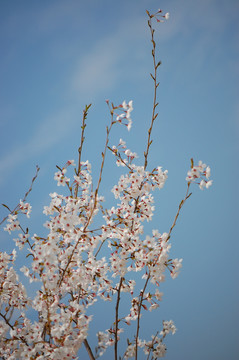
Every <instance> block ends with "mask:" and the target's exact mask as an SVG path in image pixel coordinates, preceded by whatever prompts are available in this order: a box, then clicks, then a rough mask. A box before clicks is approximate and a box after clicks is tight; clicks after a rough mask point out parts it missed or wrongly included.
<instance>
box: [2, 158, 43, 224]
mask: <svg viewBox="0 0 239 360" xmlns="http://www.w3.org/2000/svg"><path fill="white" fill-rule="evenodd" d="M39 170H40V168H39V166H38V165H36V174H35V176H34V177H33V178H32V181H31V185H30V187H29V189H28V190H27V192H26V194H25V195H24V198H23V200H22V202H25V201H26V199H27V197H28V195H29V193H30V192H31V191H32V187H33V183H34V181H35V180H36V178H37V176H38V172H39ZM2 205H3V206H4V207H6V208H7V209H8V210H9V212H10V214H13V213H15V211H17V210H18V209H19V204H17V206H16V207H15V208H14V209H13V210H12V211H11V210H10V209H9V207H8V206H7V205H5V204H2ZM7 218H8V216H6V217H5V218H4V219H3V220H2V221H1V222H0V225H2V223H4V221H6V220H7Z"/></svg>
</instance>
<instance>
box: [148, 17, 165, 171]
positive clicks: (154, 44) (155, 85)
mask: <svg viewBox="0 0 239 360" xmlns="http://www.w3.org/2000/svg"><path fill="white" fill-rule="evenodd" d="M146 12H147V15H148V17H149V20H148V26H149V29H150V33H151V42H152V45H153V49H152V57H153V66H154V75H152V74H150V76H151V78H152V79H153V82H154V99H153V110H152V119H151V124H150V127H149V130H148V141H147V148H146V151H145V152H144V158H145V160H144V169H146V167H147V164H148V154H149V147H150V145H151V144H152V140H151V132H152V129H153V124H154V121H155V119H156V118H157V116H158V113H157V112H156V107H157V106H158V103H157V88H158V85H159V83H158V82H157V70H158V67H159V66H160V65H161V62H160V61H159V62H158V63H156V57H155V49H156V43H155V41H154V32H155V30H154V29H153V28H152V24H151V20H152V18H153V15H151V14H150V13H149V12H148V11H146Z"/></svg>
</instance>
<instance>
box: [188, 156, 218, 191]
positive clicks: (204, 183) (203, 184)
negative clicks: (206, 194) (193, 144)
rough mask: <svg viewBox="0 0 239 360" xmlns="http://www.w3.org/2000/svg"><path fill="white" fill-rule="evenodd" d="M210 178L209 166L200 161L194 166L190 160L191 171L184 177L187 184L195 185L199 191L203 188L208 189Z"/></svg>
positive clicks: (210, 183) (210, 182)
mask: <svg viewBox="0 0 239 360" xmlns="http://www.w3.org/2000/svg"><path fill="white" fill-rule="evenodd" d="M210 176H211V169H210V167H209V166H207V165H206V164H204V163H203V162H202V161H201V160H200V161H199V162H198V165H197V166H195V165H194V162H193V159H191V170H189V171H188V173H187V177H186V181H188V183H189V184H191V183H196V184H198V185H199V188H200V189H201V190H203V189H204V188H206V189H208V188H209V187H210V186H211V185H212V180H208V179H209V177H210Z"/></svg>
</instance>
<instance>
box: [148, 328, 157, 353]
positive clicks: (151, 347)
mask: <svg viewBox="0 0 239 360" xmlns="http://www.w3.org/2000/svg"><path fill="white" fill-rule="evenodd" d="M157 335H158V331H157V332H156V334H155V335H154V338H153V340H152V345H151V346H150V350H149V353H148V356H147V360H149V357H150V353H151V351H152V349H153V346H154V342H155V339H156V337H157Z"/></svg>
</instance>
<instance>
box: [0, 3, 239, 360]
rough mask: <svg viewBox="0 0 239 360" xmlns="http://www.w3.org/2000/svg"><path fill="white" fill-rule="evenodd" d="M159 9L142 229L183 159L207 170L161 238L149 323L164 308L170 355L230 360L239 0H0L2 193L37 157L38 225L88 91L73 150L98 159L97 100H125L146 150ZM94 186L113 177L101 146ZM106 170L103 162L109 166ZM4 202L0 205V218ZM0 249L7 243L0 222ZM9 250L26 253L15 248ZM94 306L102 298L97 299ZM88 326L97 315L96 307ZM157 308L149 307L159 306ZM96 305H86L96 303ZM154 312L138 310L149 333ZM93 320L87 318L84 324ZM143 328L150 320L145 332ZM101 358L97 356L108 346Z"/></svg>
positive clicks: (158, 220)
mask: <svg viewBox="0 0 239 360" xmlns="http://www.w3.org/2000/svg"><path fill="white" fill-rule="evenodd" d="M159 7H160V8H162V9H163V10H164V11H165V12H169V13H170V20H169V21H167V22H165V23H163V24H158V26H157V31H156V35H155V37H156V40H157V42H158V48H157V49H158V56H159V59H160V60H161V61H162V66H161V67H160V71H159V81H160V86H159V93H158V96H159V117H158V122H157V124H156V125H155V128H154V133H153V140H154V142H153V144H152V147H151V153H150V162H149V167H152V168H153V167H155V166H158V165H160V166H162V167H163V168H164V169H168V171H169V174H168V175H169V178H168V181H167V183H166V185H165V187H164V188H163V189H162V190H161V191H160V193H159V194H158V195H157V196H156V213H155V217H154V220H153V222H152V224H150V227H149V228H148V229H149V230H150V229H151V228H152V229H154V228H158V229H159V231H160V232H164V231H168V230H169V228H170V226H171V224H172V222H173V219H174V216H175V214H176V211H177V206H178V204H179V202H180V201H181V199H182V198H183V196H184V193H185V190H186V181H185V177H186V173H187V170H188V169H189V167H190V158H191V157H193V158H194V159H195V161H198V160H203V161H204V162H205V163H207V164H209V165H210V166H211V169H212V178H213V180H214V183H213V187H212V188H210V189H209V190H207V191H203V192H201V191H200V190H199V189H198V188H197V187H195V188H194V189H193V195H192V197H191V198H190V199H189V201H188V203H186V205H185V207H184V209H183V211H182V213H181V215H180V218H179V221H178V224H177V227H176V228H175V231H174V233H173V236H172V238H171V241H172V256H174V257H179V258H181V257H182V258H183V259H184V260H183V269H182V271H181V273H180V276H179V277H178V278H177V279H176V280H170V278H168V279H167V281H166V282H165V284H163V286H162V291H163V292H164V298H163V301H162V305H161V307H160V310H159V311H158V312H157V313H154V318H153V320H154V321H155V322H156V323H157V324H156V325H155V326H156V327H158V328H160V326H161V321H162V319H168V320H169V319H173V320H174V321H175V324H176V327H177V328H178V332H177V333H176V334H175V335H174V336H171V337H170V338H168V339H167V345H168V353H167V356H166V359H168V360H173V359H177V360H191V359H194V360H199V359H200V360H201V359H204V360H209V359H217V360H224V359H226V358H228V359H230V360H236V359H238V356H239V346H238V335H239V331H238V325H237V324H238V320H239V311H238V300H239V296H238V295H239V286H238V284H239V283H238V280H239V276H238V251H239V245H238V244H239V243H238V226H237V224H238V184H237V181H238V175H239V174H238V165H237V164H238V140H239V120H238V118H239V99H238V93H239V91H238V90H239V86H238V84H239V57H238V52H239V45H238V44H239V2H238V1H237V0H228V1H222V0H201V1H196V0H194V1H192V0H167V1H166V0H162V1H156V0H147V1H146V0H131V1H129V0H128V1H126V0H122V1H120V2H118V1H117V2H116V1H115V2H113V1H107V0H102V1H96V0H92V1H81V0H79V1H76V0H68V1H62V0H58V1H46V0H42V1H38V2H37V1H25V0H22V1H16V0H12V1H1V2H0V48H1V55H0V84H1V85H0V137H1V141H0V147H1V150H0V168H1V172H0V202H1V203H5V204H8V205H9V207H14V206H15V205H16V202H17V201H18V200H19V199H20V198H22V197H23V196H24V194H25V192H26V190H27V189H28V186H29V184H30V182H31V179H32V177H33V175H34V173H35V165H39V166H40V168H41V171H40V174H39V177H38V179H37V182H36V184H35V186H34V189H33V192H32V194H31V195H30V196H29V201H30V202H31V204H32V206H33V213H32V219H31V226H30V231H31V232H32V233H35V232H36V233H40V232H41V231H42V227H41V224H42V223H43V222H44V221H45V218H44V216H43V215H42V208H43V205H46V204H47V203H48V201H49V195H48V194H49V193H50V192H53V191H55V190H59V188H57V187H56V185H55V183H54V181H53V176H54V172H55V169H56V168H55V165H56V164H57V165H59V166H61V165H64V164H65V162H66V161H67V160H68V159H77V148H78V146H79V141H80V131H81V129H80V126H81V116H82V110H83V108H84V106H85V104H87V103H92V104H93V106H92V110H91V111H90V114H89V117H88V123H87V128H86V137H87V139H86V143H85V150H84V154H83V157H84V158H85V160H86V159H89V161H90V162H91V163H92V166H93V175H94V176H95V179H96V177H97V173H98V171H99V162H100V158H101V156H100V153H101V151H102V148H103V144H104V137H105V126H106V125H107V123H108V122H109V114H108V110H107V106H106V103H105V100H106V99H110V101H113V102H114V103H115V104H117V103H118V104H119V103H121V102H122V101H123V100H124V99H125V100H126V101H129V100H131V99H132V100H133V103H134V111H133V112H132V119H133V126H132V130H131V132H130V133H128V132H127V130H125V129H124V128H118V129H117V130H115V132H114V133H113V135H112V140H111V144H116V143H117V142H118V139H119V137H122V138H123V139H125V140H126V141H127V144H128V146H129V148H130V149H131V150H132V151H136V152H137V153H138V155H139V156H140V157H139V159H138V163H140V160H141V161H142V162H143V151H144V149H145V145H146V132H147V128H148V124H149V121H150V116H151V107H152V94H153V87H152V81H151V80H150V76H149V72H150V71H152V59H151V56H150V53H151V45H150V40H149V39H150V36H149V31H148V29H147V25H146V21H147V19H146V14H145V10H146V9H148V10H151V11H152V12H153V11H156V10H157V9H158V8H159ZM107 161H108V165H107V166H106V168H105V172H104V182H103V184H102V188H101V190H102V193H103V194H104V195H105V197H106V200H110V199H111V196H112V195H111V194H110V191H109V189H110V188H112V186H113V185H114V183H115V182H116V181H117V176H118V175H119V171H118V169H116V168H115V167H114V162H113V159H112V157H111V154H108V155H107ZM112 169H113V170H112ZM5 215H6V211H5V209H4V208H1V209H0V217H1V218H3V217H4V216H5ZM0 241H1V243H0V247H1V249H2V250H5V249H10V248H12V247H13V242H10V238H9V236H8V234H6V233H3V232H2V233H1V240H0ZM19 261H25V260H24V259H19ZM102 311H103V310H102ZM98 317H99V319H98V320H96V325H94V326H96V327H97V326H99V324H101V322H102V320H103V319H104V318H103V317H102V316H101V315H99V314H98ZM157 317H158V318H157ZM96 318H97V315H96ZM151 327H152V317H151V318H150V316H148V317H146V320H145V323H144V326H143V327H142V337H143V334H146V335H145V336H148V333H149V328H151ZM93 332H94V328H93V329H92V333H93ZM150 333H151V332H150ZM106 358H107V357H106Z"/></svg>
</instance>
